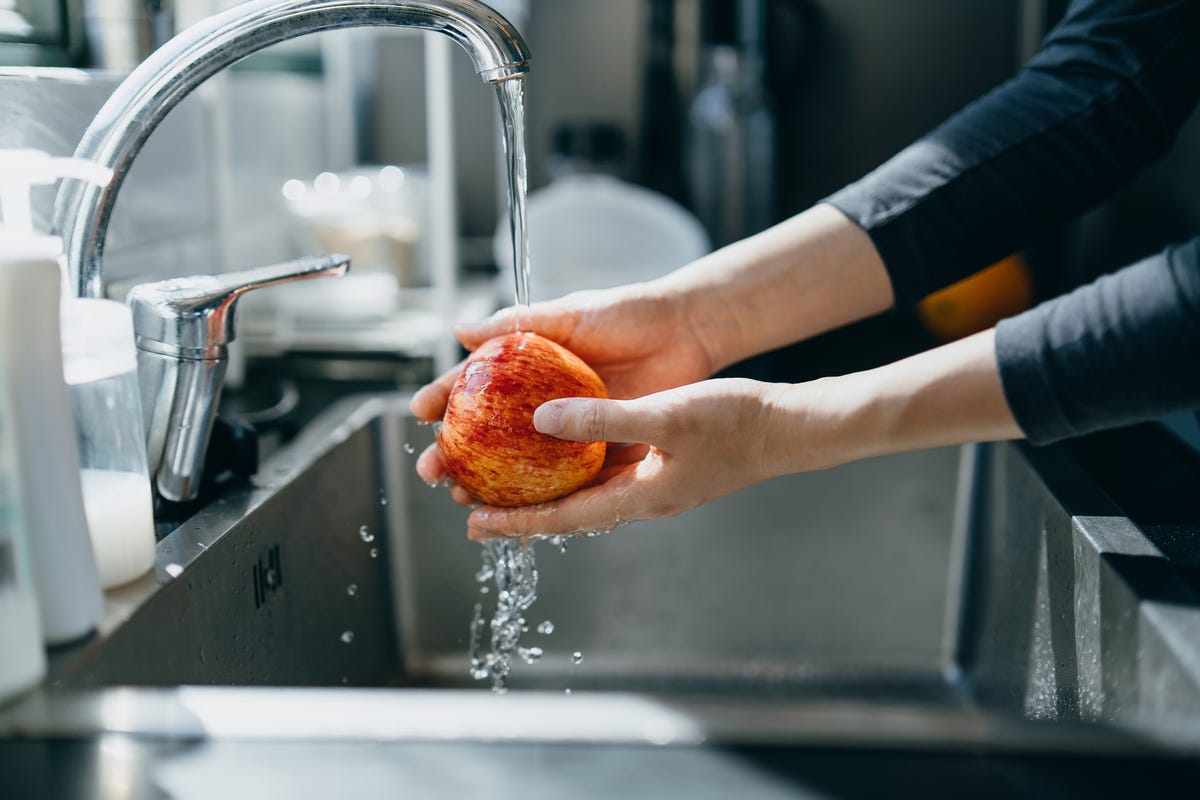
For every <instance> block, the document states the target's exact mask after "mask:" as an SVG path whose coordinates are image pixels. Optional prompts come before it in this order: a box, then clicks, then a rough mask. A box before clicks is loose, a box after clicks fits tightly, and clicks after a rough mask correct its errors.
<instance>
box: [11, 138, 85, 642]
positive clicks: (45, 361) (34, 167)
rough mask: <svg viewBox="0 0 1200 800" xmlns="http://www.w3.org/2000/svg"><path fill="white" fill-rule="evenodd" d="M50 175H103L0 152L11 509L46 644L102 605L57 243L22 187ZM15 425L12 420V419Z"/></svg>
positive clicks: (81, 165) (71, 631) (68, 636)
mask: <svg viewBox="0 0 1200 800" xmlns="http://www.w3.org/2000/svg"><path fill="white" fill-rule="evenodd" d="M60 175H75V176H77V177H81V178H84V179H88V180H93V181H95V182H101V183H103V182H105V181H107V179H108V175H109V171H108V170H106V169H102V168H98V167H96V166H95V165H92V164H88V163H87V162H78V161H76V160H74V159H61V158H51V157H49V156H47V155H46V154H44V153H41V152H38V151H32V150H3V151H0V200H2V201H3V208H2V213H3V227H0V284H2V285H3V289H4V297H3V301H2V302H0V330H2V338H3V340H4V341H5V342H6V343H8V346H6V347H5V348H4V349H3V352H2V353H0V367H2V369H3V372H4V374H5V375H6V376H7V378H8V383H9V397H10V398H11V410H12V414H13V420H15V422H14V430H13V438H14V442H15V445H16V447H15V453H14V458H15V459H16V464H17V467H18V468H19V470H20V473H21V476H22V479H21V481H20V483H21V489H22V496H21V502H20V506H21V508H22V509H23V518H24V520H25V522H26V524H27V530H28V533H29V538H30V546H31V550H32V553H31V558H32V562H33V570H34V576H35V579H36V586H37V591H38V597H39V603H38V607H39V608H40V614H41V628H42V632H43V635H44V637H45V640H46V642H47V643H48V644H62V643H64V642H69V641H72V640H75V639H78V638H80V637H83V636H85V635H87V634H88V633H90V632H91V631H92V630H93V629H94V628H95V627H96V624H97V623H98V622H99V620H100V617H101V614H102V613H103V610H104V599H103V596H102V595H101V592H100V583H99V579H98V577H97V574H96V564H95V561H94V559H93V556H92V546H91V541H90V539H89V537H88V530H87V523H86V521H85V516H84V510H83V498H82V493H81V488H80V481H79V454H78V451H77V450H76V441H75V432H74V428H73V426H72V423H71V420H72V415H71V409H70V405H69V403H68V400H67V387H66V383H65V382H64V379H63V362H62V347H61V340H60V336H59V303H60V299H61V297H60V295H61V289H60V287H61V285H62V283H63V270H62V257H61V256H62V242H61V241H60V240H59V239H58V238H57V237H53V236H44V235H38V234H36V233H35V232H34V231H33V226H32V219H31V215H30V209H29V193H30V189H31V187H32V186H34V185H38V184H51V183H54V182H55V181H56V180H57V178H58V177H59V176H60ZM17 423H19V424H17Z"/></svg>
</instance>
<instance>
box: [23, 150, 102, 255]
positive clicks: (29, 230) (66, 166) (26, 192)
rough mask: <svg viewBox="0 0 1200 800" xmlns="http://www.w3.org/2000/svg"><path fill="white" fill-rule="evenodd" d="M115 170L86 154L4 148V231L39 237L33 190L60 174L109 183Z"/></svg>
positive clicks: (98, 183)
mask: <svg viewBox="0 0 1200 800" xmlns="http://www.w3.org/2000/svg"><path fill="white" fill-rule="evenodd" d="M112 176H113V172H112V170H111V169H109V168H108V167H103V166H101V165H99V164H96V163H94V162H91V161H87V160H85V159H82V158H62V157H57V156H51V155H50V154H48V153H44V152H42V151H41V150H32V149H25V150H0V217H3V221H2V222H0V232H2V233H4V234H7V235H9V236H15V237H27V238H30V239H33V238H37V237H38V236H39V234H38V233H37V232H36V231H34V229H33V213H32V211H31V209H30V191H31V190H32V189H33V187H34V186H48V185H50V184H53V183H55V182H57V181H58V180H59V179H60V178H76V179H78V180H81V181H87V182H88V183H94V184H96V185H97V186H107V185H108V183H109V181H111V180H112Z"/></svg>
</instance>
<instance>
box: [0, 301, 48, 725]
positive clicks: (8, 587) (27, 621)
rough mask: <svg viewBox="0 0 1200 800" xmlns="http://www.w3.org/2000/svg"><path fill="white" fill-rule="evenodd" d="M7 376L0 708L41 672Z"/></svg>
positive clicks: (3, 387) (0, 478)
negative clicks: (0, 705)
mask: <svg viewBox="0 0 1200 800" xmlns="http://www.w3.org/2000/svg"><path fill="white" fill-rule="evenodd" d="M7 289H8V287H7V286H6V285H5V283H4V281H3V280H2V279H0V313H2V314H7V313H8V311H9V309H8V307H7V306H8V297H9V293H8V291H7ZM12 344H13V343H12V341H11V340H10V339H9V337H8V335H7V331H4V330H0V350H5V349H9V348H11V347H12ZM7 377H8V375H7V372H6V371H5V370H0V704H3V703H4V702H5V701H7V700H8V699H10V698H12V697H15V696H16V695H18V694H20V693H21V692H23V691H25V690H26V689H29V688H31V687H33V686H35V685H36V684H37V683H38V682H39V681H41V679H42V676H43V675H45V673H46V656H45V654H44V653H43V652H42V634H41V625H40V624H39V620H38V603H37V590H36V588H35V587H34V581H33V568H32V565H31V564H30V561H29V538H28V536H27V530H26V525H25V519H24V515H23V514H22V509H21V491H20V480H19V477H20V476H19V474H18V470H17V461H16V452H15V450H14V448H13V444H14V438H15V437H14V428H15V427H16V426H15V425H14V424H13V419H12V402H11V392H10V391H9V388H10V387H9V386H8V383H7V381H6V378H7Z"/></svg>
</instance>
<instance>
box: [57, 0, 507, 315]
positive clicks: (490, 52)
mask: <svg viewBox="0 0 1200 800" xmlns="http://www.w3.org/2000/svg"><path fill="white" fill-rule="evenodd" d="M376 25H378V26H396V27H405V28H417V29H421V30H428V31H436V32H438V33H442V34H445V35H446V36H449V37H450V38H451V39H453V40H454V41H456V42H458V44H459V45H461V46H462V47H463V48H464V49H465V50H466V51H467V54H468V55H469V56H470V57H471V60H472V62H473V63H474V65H475V69H476V71H477V72H478V73H479V74H480V76H481V77H482V78H483V79H484V80H485V81H487V82H490V83H499V82H501V81H505V80H509V79H513V78H519V77H521V76H522V75H524V74H525V72H526V71H527V69H528V61H529V53H528V50H527V48H526V46H525V42H524V41H523V40H522V39H521V36H520V34H519V33H517V31H516V29H515V28H513V27H512V25H510V24H509V23H508V22H507V21H506V20H505V19H504V18H503V17H501V16H500V15H499V14H497V13H496V12H495V11H493V10H492V9H491V8H489V7H488V6H486V5H484V4H483V3H481V2H478V0H248V2H244V3H241V4H240V5H237V6H235V7H233V8H230V9H229V10H227V11H225V12H223V13H220V14H216V15H214V16H212V17H209V18H208V19H205V20H202V21H201V22H199V23H197V24H196V25H194V26H192V27H191V28H188V29H187V30H185V31H184V32H182V33H181V34H179V35H178V36H176V37H175V38H174V39H171V40H170V41H169V42H167V43H166V44H164V45H163V46H162V47H161V48H159V49H158V50H156V51H155V52H154V53H153V54H151V55H150V57H149V58H147V59H146V60H145V61H144V62H142V64H141V65H140V66H139V67H138V68H137V69H135V70H134V71H133V72H132V73H130V74H129V76H128V77H127V78H126V79H125V80H124V81H123V82H122V83H121V85H120V86H118V87H117V89H116V91H114V92H113V94H112V96H111V97H110V98H109V99H108V101H107V102H106V103H105V104H104V105H103V106H102V107H101V109H100V110H99V111H98V112H97V114H96V117H95V119H93V121H92V124H91V125H89V126H88V129H87V130H86V131H85V132H84V134H83V138H82V139H81V140H80V143H79V146H78V148H76V150H75V155H76V156H78V157H80V158H85V159H87V160H89V161H94V162H96V163H98V164H101V165H103V166H105V167H109V168H110V169H112V171H113V180H112V182H111V183H110V184H109V185H108V186H106V187H96V186H90V185H86V184H82V183H81V182H79V181H74V180H66V181H64V182H63V185H62V189H61V190H60V191H59V195H58V198H57V202H56V204H55V210H54V228H55V230H56V231H58V232H60V233H61V234H62V237H63V242H64V245H65V248H66V253H67V261H68V265H69V269H70V272H71V277H72V281H73V282H74V284H75V285H76V287H77V289H78V292H79V295H80V296H81V297H102V296H103V295H104V280H103V270H102V265H101V255H102V253H103V250H104V239H105V234H106V232H107V230H108V222H109V218H110V216H111V215H112V209H113V205H114V203H115V202H116V195H117V192H118V191H119V190H120V187H121V184H122V182H123V181H124V179H125V175H126V174H127V173H128V171H129V167H130V166H131V165H132V163H133V160H134V159H135V158H136V157H137V154H138V153H139V152H140V151H141V149H142V145H143V144H145V142H146V139H148V138H149V137H150V134H151V133H153V132H154V129H155V128H157V127H158V124H159V123H160V122H162V120H163V118H164V117H166V115H167V113H168V112H169V111H170V110H171V109H172V108H174V107H175V106H176V105H177V104H178V103H179V101H181V100H182V99H183V98H184V97H186V96H187V95H189V94H190V93H191V92H192V90H193V89H195V88H196V87H197V86H199V85H200V84H201V83H203V82H204V81H206V80H207V79H208V78H210V77H211V76H213V75H215V74H216V73H218V72H220V71H221V70H223V69H225V68H226V67H228V66H229V65H230V64H233V63H234V62H236V61H240V60H241V59H243V58H245V57H246V56H248V55H250V54H252V53H255V52H257V51H259V50H262V49H263V48H266V47H269V46H271V45H273V44H278V43H279V42H283V41H287V40H289V39H294V38H296V37H298V36H303V35H305V34H308V33H315V32H317V31H323V30H333V29H338V28H352V27H364V26H376Z"/></svg>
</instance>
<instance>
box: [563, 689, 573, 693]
mask: <svg viewBox="0 0 1200 800" xmlns="http://www.w3.org/2000/svg"><path fill="white" fill-rule="evenodd" d="M570 693H571V690H570V689H563V694H570Z"/></svg>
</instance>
